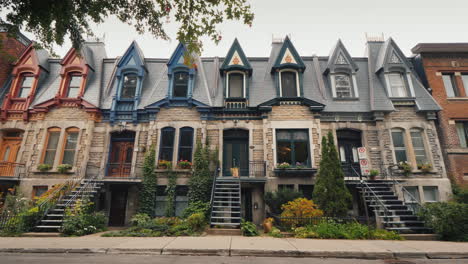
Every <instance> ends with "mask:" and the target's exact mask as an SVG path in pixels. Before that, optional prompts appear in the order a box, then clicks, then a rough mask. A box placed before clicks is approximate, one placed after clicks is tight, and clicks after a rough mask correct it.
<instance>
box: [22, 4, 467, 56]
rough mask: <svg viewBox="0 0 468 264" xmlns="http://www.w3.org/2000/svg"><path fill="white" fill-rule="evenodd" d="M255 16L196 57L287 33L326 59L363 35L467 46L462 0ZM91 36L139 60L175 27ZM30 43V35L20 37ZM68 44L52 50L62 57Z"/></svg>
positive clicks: (276, 8) (258, 49) (322, 7)
mask: <svg viewBox="0 0 468 264" xmlns="http://www.w3.org/2000/svg"><path fill="white" fill-rule="evenodd" d="M250 3H251V5H252V8H253V12H254V14H255V19H254V23H253V25H252V27H248V26H247V25H243V24H242V22H240V21H234V22H226V23H223V24H222V25H220V27H219V30H220V31H221V33H222V36H223V38H222V41H221V42H220V43H219V44H218V45H216V44H214V43H213V42H211V41H210V40H209V39H204V40H203V41H204V51H203V53H202V56H206V57H212V56H219V57H223V56H225V55H226V54H227V52H228V50H229V47H230V46H231V44H232V41H233V40H234V38H236V37H237V38H238V40H239V42H240V44H241V45H242V48H243V49H244V52H245V53H246V55H247V56H249V57H266V56H269V54H270V47H271V41H272V38H273V37H274V38H284V36H286V35H289V36H290V37H291V40H292V42H293V44H294V46H295V47H296V49H297V50H298V52H299V54H300V55H302V56H311V55H313V54H317V55H319V56H327V55H328V54H329V53H330V51H331V49H332V48H333V46H334V45H335V43H336V41H337V40H338V39H341V40H342V41H343V43H344V45H345V46H346V48H347V49H348V51H349V52H350V53H351V55H352V56H356V57H359V56H363V55H364V50H365V42H366V34H367V35H368V36H381V35H382V34H383V35H384V37H385V39H386V38H388V37H392V38H393V39H394V40H395V41H396V43H397V44H398V45H399V46H400V48H401V49H402V50H403V52H404V53H405V54H406V55H407V56H409V55H411V48H412V47H414V46H415V45H416V44H417V43H420V42H468V1H466V0H444V1H440V0H437V1H434V0H392V1H379V0H353V1H351V0H334V1H332V0H319V1H317V0H287V1H283V0H250ZM93 30H94V32H95V33H96V35H97V36H100V37H104V42H105V43H106V50H107V55H108V56H109V57H116V56H121V55H123V53H124V52H125V50H126V49H127V47H128V46H129V45H130V43H131V42H132V41H133V40H136V41H137V42H138V44H139V45H140V47H141V49H142V50H143V53H144V55H145V57H151V58H169V57H170V56H171V54H172V52H173V51H174V49H175V48H176V46H177V41H176V40H175V36H176V32H177V25H176V24H175V23H170V24H168V25H167V26H166V31H167V33H168V34H169V36H170V37H171V38H172V41H164V40H160V39H155V38H154V37H153V36H151V35H150V34H148V33H147V34H145V35H139V34H138V33H136V31H135V30H134V29H133V28H132V27H131V26H128V25H126V24H123V23H121V22H120V21H119V20H118V19H116V18H113V17H109V18H108V19H107V20H106V22H105V23H103V24H100V25H96V26H93ZM25 35H26V36H28V37H30V38H31V39H34V36H33V35H31V34H29V33H27V32H26V33H25ZM70 46H71V44H70V42H67V43H66V44H65V45H64V46H62V47H56V49H55V51H56V53H57V54H58V55H60V56H64V55H65V54H66V52H67V51H68V49H69V48H70Z"/></svg>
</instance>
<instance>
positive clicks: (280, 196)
mask: <svg viewBox="0 0 468 264" xmlns="http://www.w3.org/2000/svg"><path fill="white" fill-rule="evenodd" d="M300 197H304V195H303V194H302V193H301V192H298V191H294V190H290V189H279V190H278V191H276V192H267V193H266V194H265V203H266V205H268V208H269V209H270V213H272V214H274V215H279V214H281V212H282V210H281V206H282V205H283V204H285V203H287V202H290V201H293V200H295V199H296V198H300Z"/></svg>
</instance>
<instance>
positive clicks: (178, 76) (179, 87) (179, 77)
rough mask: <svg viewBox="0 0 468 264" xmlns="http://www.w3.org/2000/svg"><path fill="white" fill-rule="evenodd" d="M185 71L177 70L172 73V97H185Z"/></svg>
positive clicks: (186, 75) (186, 87)
mask: <svg viewBox="0 0 468 264" xmlns="http://www.w3.org/2000/svg"><path fill="white" fill-rule="evenodd" d="M188 77H189V75H188V73H186V72H177V73H175V74H174V93H173V96H174V97H187V90H188V79H189V78H188Z"/></svg>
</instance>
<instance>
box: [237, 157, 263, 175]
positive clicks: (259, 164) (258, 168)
mask: <svg viewBox="0 0 468 264" xmlns="http://www.w3.org/2000/svg"><path fill="white" fill-rule="evenodd" d="M241 176H243V175H241ZM249 177H255V178H258V177H266V161H263V160H253V161H250V162H249Z"/></svg>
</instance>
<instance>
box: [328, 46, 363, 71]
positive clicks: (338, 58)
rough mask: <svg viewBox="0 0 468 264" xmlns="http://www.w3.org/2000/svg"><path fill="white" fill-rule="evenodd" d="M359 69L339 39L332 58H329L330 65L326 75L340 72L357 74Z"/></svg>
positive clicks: (332, 52) (331, 55)
mask: <svg viewBox="0 0 468 264" xmlns="http://www.w3.org/2000/svg"><path fill="white" fill-rule="evenodd" d="M358 69H359V67H358V66H357V64H356V63H355V62H354V60H353V58H352V57H351V55H350V54H349V52H348V50H347V49H346V48H345V46H344V45H343V42H341V39H339V40H338V41H337V42H336V45H335V47H334V48H333V49H332V51H331V53H330V56H328V63H327V67H326V69H325V71H324V73H325V74H326V73H328V72H339V71H352V72H356V71H357V70H358Z"/></svg>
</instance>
